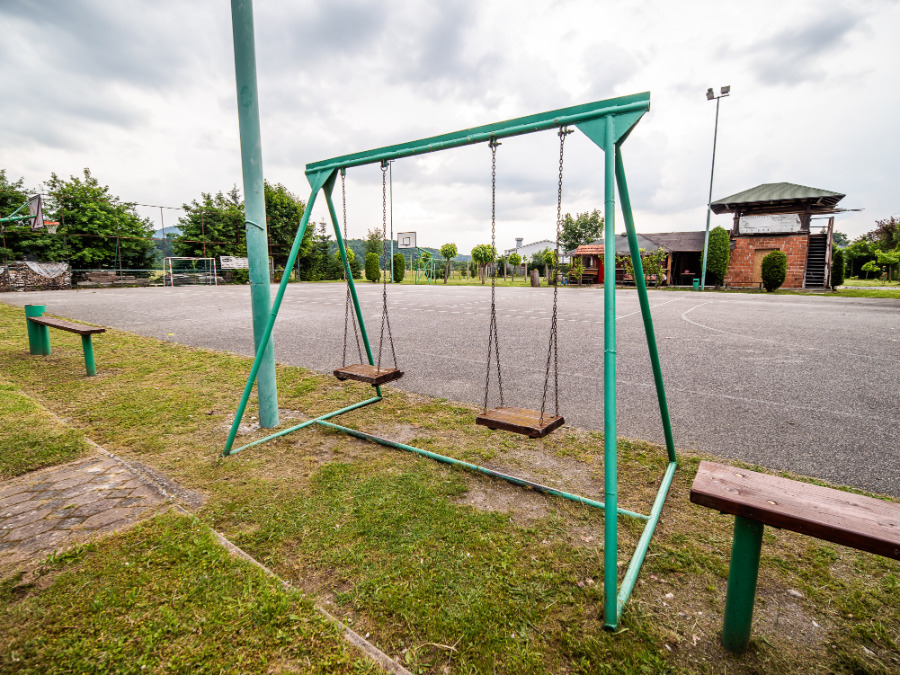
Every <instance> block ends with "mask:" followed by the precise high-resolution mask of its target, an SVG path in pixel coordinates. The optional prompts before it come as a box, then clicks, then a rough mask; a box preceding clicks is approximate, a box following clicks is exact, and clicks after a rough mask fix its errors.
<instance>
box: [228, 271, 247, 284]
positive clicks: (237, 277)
mask: <svg viewBox="0 0 900 675" xmlns="http://www.w3.org/2000/svg"><path fill="white" fill-rule="evenodd" d="M231 283H233V284H248V283H250V270H234V271H233V272H232V273H231Z"/></svg>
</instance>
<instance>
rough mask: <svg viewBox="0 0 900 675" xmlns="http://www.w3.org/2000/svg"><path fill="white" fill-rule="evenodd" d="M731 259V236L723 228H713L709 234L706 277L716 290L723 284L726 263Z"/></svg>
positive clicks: (726, 268) (726, 270) (726, 272)
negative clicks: (710, 280)
mask: <svg viewBox="0 0 900 675" xmlns="http://www.w3.org/2000/svg"><path fill="white" fill-rule="evenodd" d="M730 257H731V235H730V234H728V230H726V229H725V228H723V227H715V228H713V229H712V230H710V232H709V247H708V248H707V253H706V276H707V277H709V278H711V279H712V281H713V283H714V284H715V285H716V288H719V287H720V286H721V285H722V284H723V283H724V282H725V275H726V274H728V261H729V258H730Z"/></svg>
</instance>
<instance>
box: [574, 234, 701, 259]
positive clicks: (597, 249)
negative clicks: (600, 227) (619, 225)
mask: <svg viewBox="0 0 900 675" xmlns="http://www.w3.org/2000/svg"><path fill="white" fill-rule="evenodd" d="M700 234H701V239H702V235H703V233H702V232H701V233H700ZM650 236H653V235H650ZM637 240H638V248H642V249H644V250H645V251H646V252H647V253H653V252H654V251H656V250H657V249H658V248H659V247H660V245H659V244H657V243H656V242H655V241H652V240H651V239H650V238H649V237H648V236H646V235H642V234H639V235H637ZM701 247H702V241H701ZM665 248H667V247H665ZM630 253H631V249H630V248H628V237H626V236H625V235H624V234H617V235H616V255H629V254H630ZM569 255H603V240H602V239H598V240H597V241H592V242H591V243H590V244H582V245H581V246H579V247H578V248H577V249H575V250H574V251H569Z"/></svg>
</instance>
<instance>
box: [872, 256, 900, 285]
mask: <svg viewBox="0 0 900 675" xmlns="http://www.w3.org/2000/svg"><path fill="white" fill-rule="evenodd" d="M875 260H876V262H877V263H878V264H879V265H880V266H881V269H882V273H883V274H882V278H883V279H885V280H886V281H891V271H892V270H893V269H894V267H895V266H896V265H897V263H898V262H900V251H877V252H876V253H875Z"/></svg>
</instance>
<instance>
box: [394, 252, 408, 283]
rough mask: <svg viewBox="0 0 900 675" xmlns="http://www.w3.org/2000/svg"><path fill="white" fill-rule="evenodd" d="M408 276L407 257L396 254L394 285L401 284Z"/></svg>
mask: <svg viewBox="0 0 900 675" xmlns="http://www.w3.org/2000/svg"><path fill="white" fill-rule="evenodd" d="M405 276H406V256H405V255H403V254H402V253H395V254H394V283H395V284H399V283H400V282H401V281H403V277H405Z"/></svg>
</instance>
